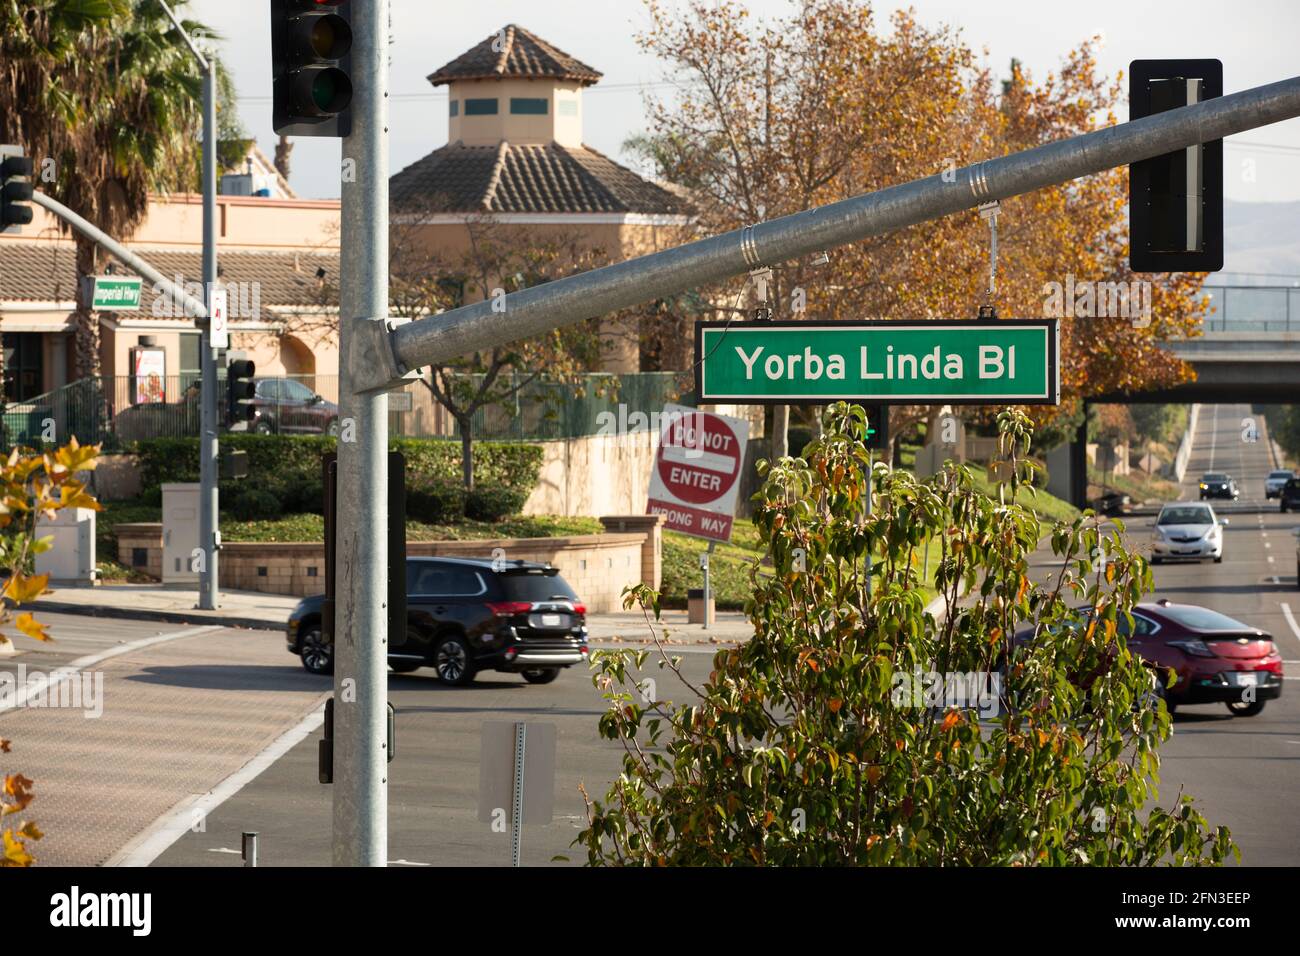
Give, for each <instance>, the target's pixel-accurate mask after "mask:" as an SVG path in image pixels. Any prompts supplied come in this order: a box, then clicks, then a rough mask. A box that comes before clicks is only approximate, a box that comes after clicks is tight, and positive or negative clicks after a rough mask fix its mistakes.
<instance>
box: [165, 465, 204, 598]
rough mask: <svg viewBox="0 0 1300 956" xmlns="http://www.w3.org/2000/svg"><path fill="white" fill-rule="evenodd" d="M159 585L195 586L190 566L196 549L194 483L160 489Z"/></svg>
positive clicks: (195, 571)
mask: <svg viewBox="0 0 1300 956" xmlns="http://www.w3.org/2000/svg"><path fill="white" fill-rule="evenodd" d="M162 519H163V561H162V579H163V584H198V581H199V572H198V569H197V568H195V567H194V566H193V560H194V552H195V550H196V549H197V548H198V547H199V486H198V484H197V483H194V482H185V483H172V484H165V485H163V486H162Z"/></svg>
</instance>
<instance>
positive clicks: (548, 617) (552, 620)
mask: <svg viewBox="0 0 1300 956" xmlns="http://www.w3.org/2000/svg"><path fill="white" fill-rule="evenodd" d="M559 626H560V615H558V614H543V615H542V627H559Z"/></svg>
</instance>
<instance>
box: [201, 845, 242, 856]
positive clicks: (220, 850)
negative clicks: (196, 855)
mask: <svg viewBox="0 0 1300 956" xmlns="http://www.w3.org/2000/svg"><path fill="white" fill-rule="evenodd" d="M208 852H209V853H233V854H235V856H243V855H244V851H243V850H232V849H231V848H230V847H228V846H210V847H208Z"/></svg>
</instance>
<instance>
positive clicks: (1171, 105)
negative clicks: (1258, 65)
mask: <svg viewBox="0 0 1300 956" xmlns="http://www.w3.org/2000/svg"><path fill="white" fill-rule="evenodd" d="M1222 95H1223V63H1222V62H1221V61H1219V60H1134V61H1133V62H1132V63H1131V64H1129V119H1130V120H1135V119H1141V118H1142V117H1144V116H1151V115H1154V114H1155V113H1163V112H1164V111H1165V110H1172V109H1177V108H1178V107H1180V106H1191V105H1193V104H1195V103H1203V102H1205V101H1206V100H1209V99H1213V98H1214V97H1216V96H1222ZM1128 169H1129V180H1128V181H1129V194H1128V202H1129V266H1130V268H1132V270H1133V271H1134V272H1215V271H1217V270H1219V269H1222V268H1223V140H1221V139H1216V140H1214V141H1212V142H1209V143H1201V144H1200V145H1198V146H1191V147H1189V148H1187V149H1180V150H1178V151H1177V152H1175V153H1166V154H1164V155H1163V156H1154V157H1152V158H1151V159H1144V160H1142V161H1141V162H1140V163H1133V164H1132V165H1130V166H1129V168H1128Z"/></svg>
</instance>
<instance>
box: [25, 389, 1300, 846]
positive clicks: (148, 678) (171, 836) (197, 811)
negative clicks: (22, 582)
mask: <svg viewBox="0 0 1300 956" xmlns="http://www.w3.org/2000/svg"><path fill="white" fill-rule="evenodd" d="M1248 416H1249V409H1248V408H1246V407H1243V406H1239V407H1234V406H1223V407H1220V408H1218V409H1216V408H1214V407H1209V406H1207V407H1205V408H1203V409H1202V416H1201V419H1200V426H1199V428H1198V433H1197V435H1196V436H1195V445H1194V449H1193V454H1192V459H1191V464H1190V466H1189V469H1188V473H1187V474H1188V482H1187V484H1186V485H1185V486H1184V490H1183V497H1186V498H1189V499H1194V498H1195V497H1196V492H1195V480H1196V479H1197V478H1198V477H1199V476H1200V474H1201V473H1202V472H1203V471H1209V470H1212V469H1213V470H1226V471H1229V472H1231V473H1232V474H1233V476H1234V477H1235V478H1237V479H1238V481H1239V482H1240V483H1241V485H1242V488H1243V499H1242V501H1241V502H1239V503H1238V504H1237V505H1236V506H1235V507H1232V508H1229V509H1225V511H1226V512H1227V513H1228V515H1229V517H1230V519H1231V524H1230V525H1229V527H1228V529H1227V531H1226V543H1225V559H1224V562H1223V563H1222V564H1218V565H1215V564H1212V563H1207V564H1174V565H1168V564H1167V565H1162V566H1160V567H1157V568H1156V569H1155V577H1156V595H1155V596H1157V597H1167V598H1170V599H1171V600H1175V601H1187V602H1193V603H1199V604H1205V605H1208V606H1211V607H1214V608H1216V609H1218V610H1220V611H1222V612H1223V613H1226V614H1229V615H1231V616H1233V617H1236V618H1239V619H1241V620H1243V621H1245V622H1247V623H1250V624H1253V625H1257V626H1259V627H1262V628H1264V629H1266V630H1268V631H1270V632H1271V633H1272V634H1273V635H1274V638H1275V639H1276V640H1277V642H1278V645H1279V647H1280V648H1281V650H1282V654H1283V657H1284V658H1285V659H1286V660H1287V661H1288V664H1287V667H1288V670H1289V671H1290V674H1291V678H1290V679H1289V680H1288V682H1287V685H1286V689H1285V691H1284V694H1283V697H1282V698H1281V699H1280V700H1278V701H1273V702H1270V703H1269V704H1268V706H1267V707H1266V708H1265V710H1264V711H1263V713H1261V714H1260V715H1259V716H1257V717H1252V718H1234V717H1231V716H1230V715H1229V714H1228V711H1227V710H1226V708H1224V707H1223V706H1221V705H1206V706H1200V707H1184V708H1181V709H1180V710H1179V712H1178V713H1177V715H1175V718H1174V734H1173V736H1172V738H1171V739H1170V740H1169V741H1168V742H1167V744H1166V745H1165V747H1164V748H1163V750H1162V758H1163V767H1162V771H1161V776H1162V787H1161V791H1162V793H1161V802H1162V803H1163V804H1166V805H1168V804H1171V803H1172V802H1173V800H1174V799H1175V795H1176V794H1177V792H1178V791H1179V789H1180V788H1182V789H1184V790H1185V791H1186V792H1188V793H1190V794H1192V795H1194V796H1195V797H1196V798H1197V800H1198V803H1199V805H1200V806H1201V808H1202V810H1203V812H1204V813H1205V814H1206V816H1207V817H1208V819H1209V820H1210V821H1211V823H1213V824H1220V823H1221V824H1225V825H1227V826H1228V827H1230V828H1231V830H1232V832H1233V835H1234V837H1235V838H1236V839H1237V841H1238V843H1239V844H1240V845H1241V847H1242V853H1243V863H1245V864H1248V865H1250V864H1254V865H1281V864H1294V863H1296V862H1297V861H1300V820H1297V818H1296V816H1295V814H1294V813H1293V812H1292V809H1293V808H1292V804H1293V803H1294V794H1295V793H1296V791H1297V783H1298V780H1297V776H1296V774H1297V767H1298V766H1300V764H1298V763H1297V762H1298V761H1300V699H1297V694H1296V692H1295V691H1296V686H1297V685H1296V684H1295V682H1294V679H1295V677H1297V676H1300V620H1297V619H1300V591H1298V590H1297V584H1296V578H1295V576H1294V571H1295V569H1294V565H1293V562H1294V551H1295V545H1294V539H1293V538H1292V537H1291V531H1292V529H1293V528H1295V527H1297V526H1298V525H1300V515H1295V514H1286V515H1283V514H1280V513H1279V511H1278V508H1277V505H1276V502H1268V503H1267V504H1265V502H1264V501H1263V491H1262V489H1263V479H1264V474H1265V473H1266V472H1267V471H1268V470H1269V469H1270V468H1271V467H1272V461H1271V458H1270V455H1269V451H1268V445H1267V443H1266V442H1265V441H1264V440H1262V439H1261V440H1260V441H1259V442H1255V443H1250V442H1244V441H1243V440H1242V431H1243V430H1242V419H1243V418H1245V417H1248ZM1150 521H1151V519H1150V518H1141V517H1135V518H1133V519H1131V520H1130V521H1129V522H1128V526H1129V530H1130V533H1131V535H1132V536H1133V540H1134V542H1135V543H1138V544H1145V541H1146V536H1147V533H1148V531H1147V526H1148V525H1149V523H1150ZM1035 564H1036V567H1037V568H1038V570H1041V571H1042V572H1043V573H1046V565H1045V564H1044V563H1043V560H1042V555H1039V556H1036V560H1035ZM45 618H46V619H48V620H50V621H51V623H52V625H53V627H52V630H53V633H54V636H55V638H56V640H57V642H58V643H57V644H56V645H54V646H52V647H49V648H34V649H33V648H32V646H31V642H25V639H20V646H22V647H23V648H24V649H25V650H24V653H22V654H20V655H19V656H18V657H13V658H7V659H4V660H3V662H2V663H0V667H3V668H4V669H9V670H12V669H14V668H15V667H16V666H17V665H18V664H19V663H25V664H26V665H27V666H28V667H29V668H37V667H45V668H47V669H48V668H52V667H54V666H57V665H58V664H60V663H64V664H66V663H69V662H73V663H75V662H76V661H78V660H80V661H83V662H84V661H90V662H91V663H90V664H88V665H86V666H87V667H88V668H89V669H92V670H93V669H99V670H102V671H103V672H104V673H105V677H106V681H105V689H104V700H105V707H104V715H103V716H102V717H101V718H99V719H97V720H86V719H84V717H83V716H82V715H81V714H79V713H72V712H63V711H53V710H18V711H12V712H9V713H3V714H0V733H3V735H4V736H5V737H7V738H10V739H12V740H13V741H14V752H13V754H12V755H9V756H8V757H7V758H6V768H13V769H19V770H22V772H24V773H25V774H27V775H28V776H30V777H32V778H34V779H35V780H36V793H37V795H38V797H37V802H36V803H34V804H33V805H32V806H33V814H32V815H33V817H34V818H35V819H36V820H37V821H38V822H39V823H40V825H41V827H42V828H43V829H45V830H46V832H47V833H48V834H49V835H48V836H47V838H46V839H45V840H44V841H42V842H41V844H38V845H37V846H36V850H37V852H38V858H39V859H40V861H41V862H43V863H82V864H95V863H104V862H112V863H126V864H138V865H143V864H154V865H164V866H166V865H182V866H184V865H196V866H239V865H241V860H240V856H239V847H240V834H241V832H242V831H245V830H252V831H257V832H258V833H259V835H260V845H259V858H260V863H261V865H264V866H274V865H286V864H296V865H328V864H329V862H330V831H331V820H332V808H331V788H330V787H329V786H327V785H321V784H319V783H318V782H317V781H316V766H317V741H318V740H319V738H320V730H319V724H320V716H319V715H320V709H321V707H320V705H321V702H322V700H323V698H324V697H325V695H326V694H327V693H328V691H329V689H330V681H329V680H328V679H326V678H317V677H312V676H311V675H308V674H306V673H305V672H304V671H303V670H302V669H301V667H300V666H299V665H298V661H297V659H296V658H294V657H292V656H291V655H289V654H288V653H287V652H286V651H285V650H284V647H283V639H282V637H281V636H280V635H279V634H276V633H273V632H268V631H260V632H259V631H240V630H235V629H230V628H220V627H213V626H208V627H202V628H183V627H178V626H175V625H159V624H149V623H137V622H133V621H124V620H104V619H87V618H81V617H73V616H64V615H45ZM624 646H626V645H624ZM713 650H714V649H713V648H709V647H707V646H699V645H696V646H681V645H676V646H673V648H672V652H673V653H681V654H682V656H683V658H684V663H683V667H684V670H685V672H686V675H687V677H688V678H689V679H691V680H693V681H701V680H703V679H704V678H705V677H706V676H707V674H708V671H709V670H710V664H711V657H712V653H713ZM105 653H110V654H113V655H114V656H112V657H111V658H107V659H102V660H97V657H98V656H99V655H102V654H105ZM650 673H651V675H652V676H654V677H655V678H656V680H657V681H658V682H659V696H661V697H667V698H669V699H677V700H686V699H687V695H686V693H685V692H684V691H683V690H682V689H680V688H677V687H674V683H675V678H673V677H672V676H671V675H670V674H668V673H666V672H661V671H658V670H657V669H655V670H652V671H651V672H650ZM389 688H390V697H391V700H392V702H393V704H394V706H395V708H396V711H397V738H396V753H397V757H396V759H395V760H394V761H393V763H392V764H390V777H389V836H390V839H389V845H390V857H391V860H392V862H393V865H396V866H410V867H421V866H436V865H505V864H507V863H508V862H509V853H510V851H509V837H508V834H505V833H501V832H496V831H494V830H493V828H492V827H491V825H490V824H487V823H481V822H480V821H479V820H478V813H477V794H478V782H479V771H478V765H479V746H480V729H481V725H482V723H483V721H485V720H529V721H543V722H549V723H552V724H554V725H555V726H556V731H557V767H556V785H555V815H554V819H553V820H552V822H551V823H550V824H547V825H537V826H529V827H527V828H526V830H525V835H524V840H523V861H524V863H525V864H526V865H550V864H552V861H553V858H554V857H555V856H557V855H567V856H569V857H570V861H571V862H573V863H578V862H581V861H582V859H583V855H582V853H581V852H580V851H577V850H574V849H573V848H571V847H570V843H571V841H572V840H573V838H574V836H575V835H576V834H577V832H578V830H579V829H580V827H581V825H582V821H583V819H584V804H583V799H582V796H581V794H580V792H579V790H578V787H579V785H584V786H585V787H586V789H587V791H588V792H589V793H590V794H591V795H592V796H593V797H597V798H600V797H602V796H603V795H604V792H605V788H606V786H607V782H608V781H609V780H610V779H611V778H612V777H613V776H614V775H616V774H617V773H618V772H619V769H620V756H621V749H620V747H619V746H618V745H617V744H616V743H612V742H609V741H603V740H600V739H599V738H598V737H597V735H596V722H597V720H598V718H599V716H600V714H601V713H602V712H603V710H604V702H603V700H602V699H601V696H600V692H599V691H597V690H596V688H594V687H593V686H592V683H591V679H590V676H589V675H588V674H587V673H586V672H585V671H582V670H578V669H570V670H568V671H566V672H565V673H564V674H562V675H561V677H560V678H559V680H557V681H556V682H555V683H553V684H550V685H545V686H536V687H535V686H531V685H528V684H525V683H524V682H523V681H522V680H521V679H519V678H517V677H514V676H507V675H499V674H484V675H480V677H479V679H478V680H477V681H476V682H475V683H474V684H473V685H471V686H470V687H467V688H463V689H455V688H447V687H443V686H441V685H440V684H438V683H437V682H436V681H435V680H434V679H433V677H432V674H431V672H429V671H427V670H421V671H417V672H416V673H414V674H410V675H397V674H393V675H390V678H389Z"/></svg>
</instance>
